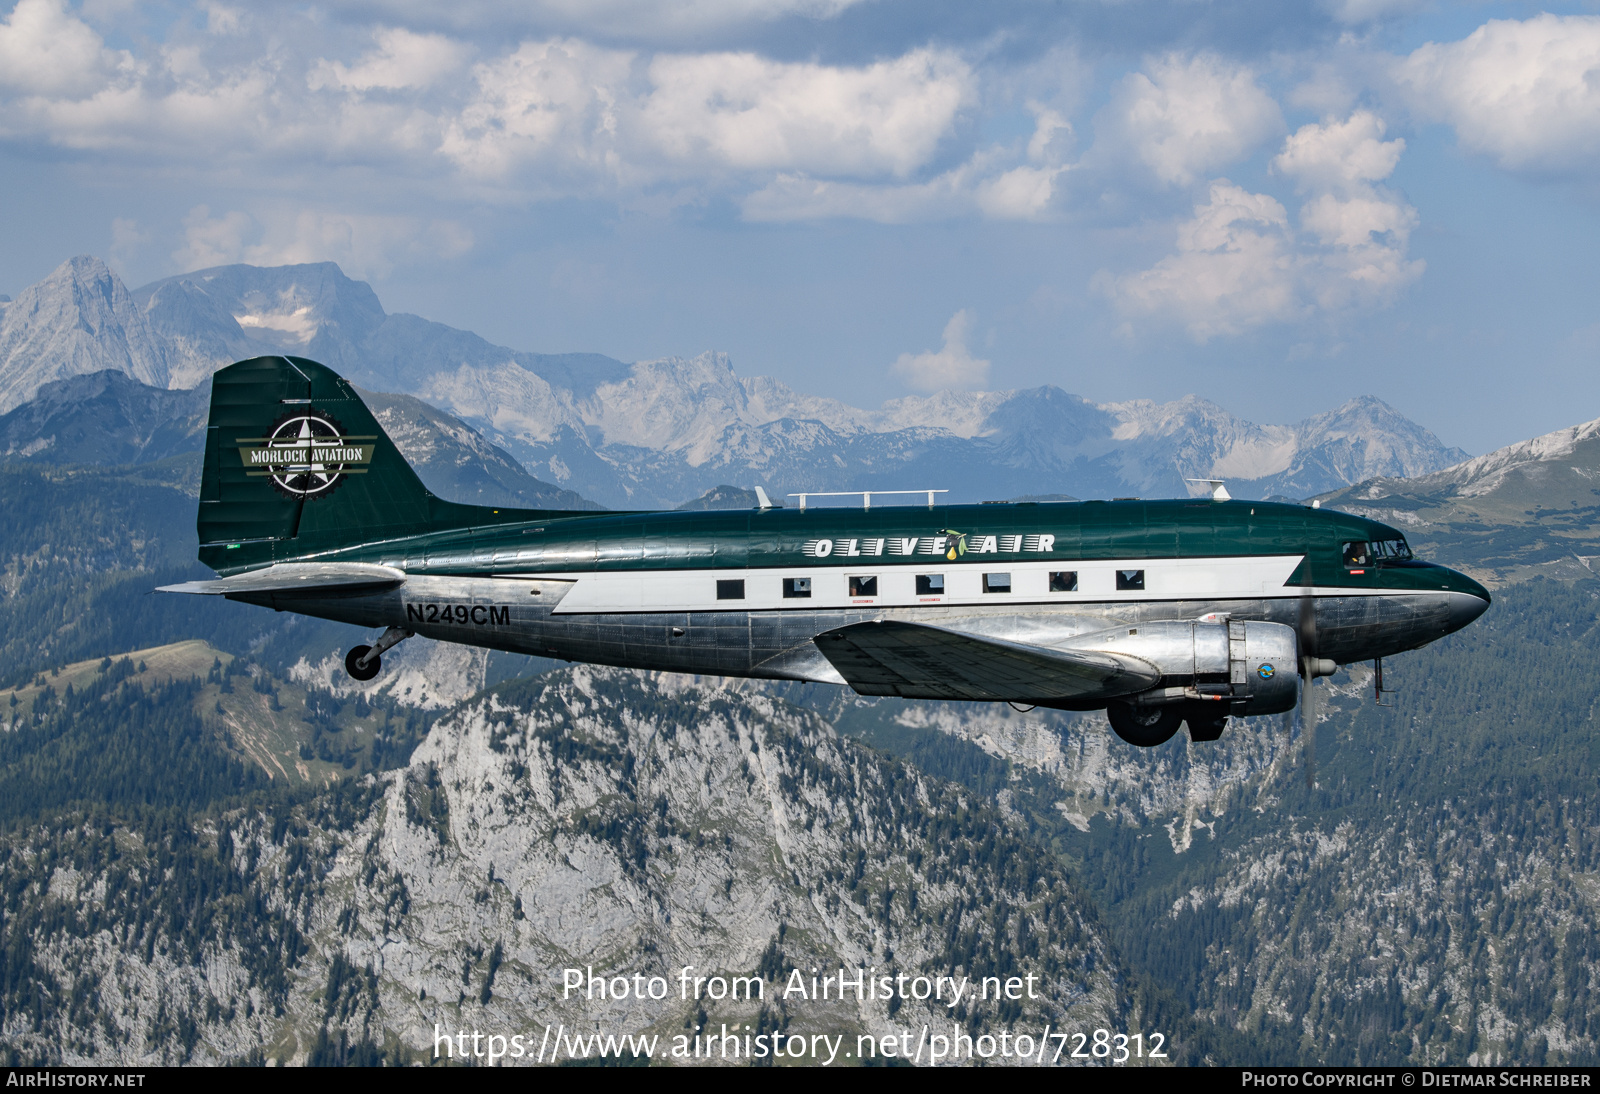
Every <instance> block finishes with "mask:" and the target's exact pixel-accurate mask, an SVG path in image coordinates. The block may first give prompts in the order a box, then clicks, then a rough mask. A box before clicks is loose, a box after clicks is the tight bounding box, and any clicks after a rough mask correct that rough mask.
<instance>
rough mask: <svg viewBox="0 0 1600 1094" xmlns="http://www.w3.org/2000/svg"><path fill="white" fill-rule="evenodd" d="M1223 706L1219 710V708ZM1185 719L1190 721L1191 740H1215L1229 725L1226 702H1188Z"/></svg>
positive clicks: (1184, 711)
mask: <svg viewBox="0 0 1600 1094" xmlns="http://www.w3.org/2000/svg"><path fill="white" fill-rule="evenodd" d="M1218 707H1221V708H1222V709H1221V710H1220V711H1219V710H1218V709H1217V708H1218ZM1183 720H1184V721H1186V722H1188V723H1189V740H1191V741H1215V740H1216V739H1218V738H1219V737H1221V736H1222V731H1223V730H1224V729H1226V728H1227V727H1228V705H1227V704H1226V703H1186V704H1185V705H1184V708H1183Z"/></svg>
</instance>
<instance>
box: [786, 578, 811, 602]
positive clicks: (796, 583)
mask: <svg viewBox="0 0 1600 1094" xmlns="http://www.w3.org/2000/svg"><path fill="white" fill-rule="evenodd" d="M810 597H811V579H810V578H809V577H786V578H784V579H783V598H784V599H785V600H807V599H809V598H810Z"/></svg>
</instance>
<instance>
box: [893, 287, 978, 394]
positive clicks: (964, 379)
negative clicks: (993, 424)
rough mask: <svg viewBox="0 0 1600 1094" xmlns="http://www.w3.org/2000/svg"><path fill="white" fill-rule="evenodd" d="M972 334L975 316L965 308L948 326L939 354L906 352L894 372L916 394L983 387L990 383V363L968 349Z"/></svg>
mask: <svg viewBox="0 0 1600 1094" xmlns="http://www.w3.org/2000/svg"><path fill="white" fill-rule="evenodd" d="M971 333H972V313H971V312H969V311H967V310H966V309H965V308H963V309H962V310H961V311H958V312H956V313H955V314H954V315H952V316H951V317H950V322H948V323H946V324H945V325H944V345H943V346H942V347H941V348H940V349H939V350H938V351H937V352H928V353H917V354H910V353H902V354H901V355H900V357H899V359H898V360H897V361H895V363H894V364H893V365H892V366H890V371H891V372H892V373H893V374H894V375H895V376H896V377H898V378H899V379H900V380H901V381H902V382H904V383H905V385H906V386H907V387H909V388H911V389H912V390H913V391H948V390H951V389H957V390H968V389H975V388H982V387H983V386H984V385H985V384H986V383H988V381H989V362H988V361H985V360H982V359H981V358H977V357H974V356H972V352H971V351H970V350H969V349H967V337H968V335H970V334H971Z"/></svg>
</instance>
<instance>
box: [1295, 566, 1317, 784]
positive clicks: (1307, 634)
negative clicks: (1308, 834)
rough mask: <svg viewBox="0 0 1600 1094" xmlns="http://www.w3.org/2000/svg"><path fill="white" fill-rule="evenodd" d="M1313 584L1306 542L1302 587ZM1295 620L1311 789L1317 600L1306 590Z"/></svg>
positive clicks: (1302, 725) (1314, 761)
mask: <svg viewBox="0 0 1600 1094" xmlns="http://www.w3.org/2000/svg"><path fill="white" fill-rule="evenodd" d="M1313 584H1314V582H1313V580H1312V577H1311V548H1310V546H1309V545H1307V547H1306V575H1305V587H1306V588H1307V589H1310V588H1311V587H1312V585H1313ZM1298 623H1299V625H1298V626H1297V627H1296V628H1295V630H1296V632H1297V634H1298V636H1299V639H1300V677H1301V679H1302V680H1303V681H1304V683H1303V684H1302V685H1301V688H1300V732H1301V734H1302V735H1303V737H1304V740H1305V750H1306V789H1307V790H1311V789H1313V788H1314V787H1315V786H1316V785H1317V699H1316V690H1315V687H1314V684H1315V682H1316V679H1317V677H1316V665H1315V663H1314V662H1313V658H1314V657H1315V656H1316V652H1317V604H1316V599H1315V598H1314V597H1313V596H1312V595H1311V593H1309V592H1305V593H1301V594H1300V612H1299V620H1298Z"/></svg>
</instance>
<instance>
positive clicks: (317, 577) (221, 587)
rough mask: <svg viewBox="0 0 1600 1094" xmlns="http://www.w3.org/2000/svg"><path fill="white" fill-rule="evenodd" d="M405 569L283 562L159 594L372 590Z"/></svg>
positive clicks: (401, 577)
mask: <svg viewBox="0 0 1600 1094" xmlns="http://www.w3.org/2000/svg"><path fill="white" fill-rule="evenodd" d="M405 579H406V573H405V571H404V570H397V569H395V568H394V567H393V566H376V565H373V564H372V563H367V562H283V563H279V564H278V565H276V566H268V567H267V568H266V569H264V570H251V571H250V572H249V573H245V574H234V575H233V576H232V577H219V578H216V579H215V580H212V581H185V582H184V583H183V584H181V585H163V586H161V587H160V588H158V589H157V590H156V592H158V593H199V594H201V595H205V596H227V595H228V594H230V593H297V592H304V593H335V592H357V591H360V592H370V591H373V590H376V589H382V588H386V587H390V586H395V585H399V584H400V583H401V582H403V581H405Z"/></svg>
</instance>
